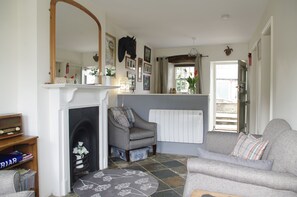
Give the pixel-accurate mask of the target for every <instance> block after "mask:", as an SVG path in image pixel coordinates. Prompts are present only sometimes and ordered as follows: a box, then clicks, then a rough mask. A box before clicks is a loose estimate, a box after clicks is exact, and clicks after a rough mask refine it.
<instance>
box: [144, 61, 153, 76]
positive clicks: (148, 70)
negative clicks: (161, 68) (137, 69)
mask: <svg viewBox="0 0 297 197" xmlns="http://www.w3.org/2000/svg"><path fill="white" fill-rule="evenodd" d="M143 73H146V74H152V65H151V64H147V63H144V65H143Z"/></svg>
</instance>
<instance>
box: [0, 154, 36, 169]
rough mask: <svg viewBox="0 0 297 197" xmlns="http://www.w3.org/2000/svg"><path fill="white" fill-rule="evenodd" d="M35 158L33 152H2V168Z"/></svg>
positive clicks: (0, 164) (0, 161) (0, 165)
mask: <svg viewBox="0 0 297 197" xmlns="http://www.w3.org/2000/svg"><path fill="white" fill-rule="evenodd" d="M32 158H33V155H32V153H22V152H20V151H17V150H16V151H13V152H12V153H9V154H0V169H4V168H6V167H8V166H11V165H15V164H17V163H19V162H22V161H27V160H30V159H32Z"/></svg>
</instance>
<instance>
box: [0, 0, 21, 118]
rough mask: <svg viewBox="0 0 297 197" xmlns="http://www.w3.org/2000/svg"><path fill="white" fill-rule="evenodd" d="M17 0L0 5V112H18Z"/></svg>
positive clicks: (3, 2)
mask: <svg viewBox="0 0 297 197" xmlns="http://www.w3.org/2000/svg"><path fill="white" fill-rule="evenodd" d="M16 8H17V0H11V1H2V2H1V6H0V19H1V27H0V28H1V36H0V43H1V44H0V90H1V99H0V101H1V102H0V114H3V113H15V112H18V108H17V101H18V80H19V78H18V73H19V70H18V65H17V63H18V53H17V43H18V42H17V41H18V40H17V32H18V15H17V13H16Z"/></svg>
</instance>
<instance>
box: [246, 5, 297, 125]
mask: <svg viewBox="0 0 297 197" xmlns="http://www.w3.org/2000/svg"><path fill="white" fill-rule="evenodd" d="M296 10H297V1H296V0H283V1H279V0H271V1H270V2H269V5H268V8H267V10H266V13H265V15H264V16H263V18H262V20H261V22H260V24H259V26H258V29H257V31H256V32H255V34H254V36H253V37H252V39H251V41H250V43H249V48H250V50H251V49H252V47H253V45H254V43H255V42H256V41H257V40H258V39H259V38H260V36H261V31H262V29H263V28H264V26H265V24H266V23H267V21H268V20H269V18H270V16H273V30H272V33H273V68H272V69H273V81H272V83H273V84H272V92H273V97H272V101H273V103H272V110H273V113H272V118H282V119H285V120H286V121H288V122H289V124H290V125H291V126H292V128H294V129H296V128H297V121H296V117H297V111H296V109H297V102H296V100H297V92H296V91H295V86H296V85H297V77H296V73H297V66H296V65H297V57H296V51H297V45H296V43H297V36H296V35H297V23H296V19H297V12H296Z"/></svg>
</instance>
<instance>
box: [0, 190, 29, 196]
mask: <svg viewBox="0 0 297 197" xmlns="http://www.w3.org/2000/svg"><path fill="white" fill-rule="evenodd" d="M0 197H35V192H34V191H22V192H17V193H10V194H5V195H0Z"/></svg>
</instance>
